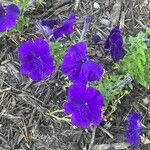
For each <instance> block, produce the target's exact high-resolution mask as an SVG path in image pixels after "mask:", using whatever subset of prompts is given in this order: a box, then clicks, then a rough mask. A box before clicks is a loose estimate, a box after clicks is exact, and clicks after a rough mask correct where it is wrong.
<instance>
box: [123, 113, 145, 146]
mask: <svg viewBox="0 0 150 150" xmlns="http://www.w3.org/2000/svg"><path fill="white" fill-rule="evenodd" d="M140 120H141V116H140V114H139V113H137V112H132V113H131V114H129V116H128V119H127V125H126V132H125V137H126V138H127V140H128V143H129V144H130V145H133V146H136V145H138V144H139V142H140V134H142V133H143V131H144V127H143V126H142V125H141V123H140Z"/></svg>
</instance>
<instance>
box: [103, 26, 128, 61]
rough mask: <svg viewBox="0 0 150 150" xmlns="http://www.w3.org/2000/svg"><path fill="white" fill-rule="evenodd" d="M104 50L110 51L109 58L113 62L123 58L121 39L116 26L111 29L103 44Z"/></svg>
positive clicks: (124, 52)
mask: <svg viewBox="0 0 150 150" xmlns="http://www.w3.org/2000/svg"><path fill="white" fill-rule="evenodd" d="M104 48H106V49H109V50H110V53H111V57H112V59H113V61H115V62H116V61H118V60H119V59H122V58H123V57H124V56H125V54H126V51H125V50H124V48H123V39H122V36H121V32H120V29H119V26H116V27H114V28H113V29H112V31H111V32H110V34H109V36H108V38H107V40H106V42H105V44H104Z"/></svg>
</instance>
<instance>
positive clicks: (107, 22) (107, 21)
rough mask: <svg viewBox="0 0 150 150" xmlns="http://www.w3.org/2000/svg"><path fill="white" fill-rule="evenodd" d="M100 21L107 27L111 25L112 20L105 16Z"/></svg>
mask: <svg viewBox="0 0 150 150" xmlns="http://www.w3.org/2000/svg"><path fill="white" fill-rule="evenodd" d="M100 23H101V24H102V25H104V26H106V27H108V26H109V25H110V21H109V20H108V19H104V18H102V19H101V20H100Z"/></svg>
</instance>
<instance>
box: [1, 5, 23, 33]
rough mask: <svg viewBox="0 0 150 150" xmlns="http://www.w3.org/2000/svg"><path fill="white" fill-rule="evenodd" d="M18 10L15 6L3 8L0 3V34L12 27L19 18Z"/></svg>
mask: <svg viewBox="0 0 150 150" xmlns="http://www.w3.org/2000/svg"><path fill="white" fill-rule="evenodd" d="M19 15H20V10H19V8H18V6H16V5H15V4H10V5H8V6H7V7H6V9H4V8H3V6H2V4H1V3H0V32H5V31H6V30H8V29H10V28H12V27H14V26H15V25H16V23H17V19H18V18H19Z"/></svg>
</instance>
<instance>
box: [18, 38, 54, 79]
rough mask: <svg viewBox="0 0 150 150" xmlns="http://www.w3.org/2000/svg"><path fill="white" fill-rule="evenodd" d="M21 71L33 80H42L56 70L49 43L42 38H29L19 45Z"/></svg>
mask: <svg viewBox="0 0 150 150" xmlns="http://www.w3.org/2000/svg"><path fill="white" fill-rule="evenodd" d="M19 59H20V62H21V67H20V71H21V73H23V74H25V75H28V76H29V77H30V78H31V79H32V80H35V81H40V80H43V79H45V78H47V77H48V76H49V75H50V74H52V73H53V72H54V70H55V67H54V64H53V58H52V56H51V55H50V49H49V46H48V43H47V42H46V41H44V40H43V39H42V38H37V39H35V40H29V41H27V42H25V43H23V44H21V45H20V46H19Z"/></svg>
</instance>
